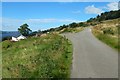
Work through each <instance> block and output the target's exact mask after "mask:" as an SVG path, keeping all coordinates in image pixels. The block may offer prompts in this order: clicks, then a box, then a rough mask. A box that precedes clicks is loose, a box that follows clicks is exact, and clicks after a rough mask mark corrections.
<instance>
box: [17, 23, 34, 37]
mask: <svg viewBox="0 0 120 80" xmlns="http://www.w3.org/2000/svg"><path fill="white" fill-rule="evenodd" d="M28 27H29V25H27V24H23V25H21V26H20V28H18V31H19V32H20V33H21V34H22V35H24V36H28V35H29V33H30V32H31V31H32V30H31V29H29V28H28Z"/></svg>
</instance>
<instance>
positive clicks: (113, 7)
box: [107, 2, 118, 11]
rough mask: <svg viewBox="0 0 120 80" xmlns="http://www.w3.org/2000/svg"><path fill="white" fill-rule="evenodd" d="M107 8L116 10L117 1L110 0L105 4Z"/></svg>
mask: <svg viewBox="0 0 120 80" xmlns="http://www.w3.org/2000/svg"><path fill="white" fill-rule="evenodd" d="M107 9H108V10H109V11H111V10H112V11H115V10H118V2H111V3H109V4H107Z"/></svg>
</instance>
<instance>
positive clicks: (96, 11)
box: [85, 5, 104, 14]
mask: <svg viewBox="0 0 120 80" xmlns="http://www.w3.org/2000/svg"><path fill="white" fill-rule="evenodd" d="M85 12H86V13H87V14H101V13H102V12H104V11H103V10H102V9H100V8H96V7H95V6H94V5H91V6H87V7H86V8H85Z"/></svg>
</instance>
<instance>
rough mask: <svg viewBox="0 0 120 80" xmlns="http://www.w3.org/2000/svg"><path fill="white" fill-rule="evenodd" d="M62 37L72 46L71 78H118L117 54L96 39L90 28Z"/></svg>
mask: <svg viewBox="0 0 120 80" xmlns="http://www.w3.org/2000/svg"><path fill="white" fill-rule="evenodd" d="M63 35H65V36H66V37H67V38H68V39H69V40H71V41H72V44H73V61H72V70H71V78H118V52H117V51H115V50H114V49H112V48H110V47H109V46H107V45H106V44H104V43H102V42H101V41H99V40H98V39H96V38H95V37H94V35H93V34H92V32H91V29H90V28H86V29H85V30H84V31H82V32H79V33H66V34H63Z"/></svg>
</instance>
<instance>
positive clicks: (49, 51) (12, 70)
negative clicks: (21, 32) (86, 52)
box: [0, 34, 72, 78]
mask: <svg viewBox="0 0 120 80" xmlns="http://www.w3.org/2000/svg"><path fill="white" fill-rule="evenodd" d="M0 44H2V61H3V64H2V77H3V78H69V77H70V68H71V67H70V66H71V62H72V45H71V42H70V41H68V40H67V39H66V38H64V37H61V36H59V35H58V34H47V35H44V36H41V37H36V38H35V37H32V38H28V39H26V40H22V41H19V42H10V41H8V40H6V41H3V42H2V43H0Z"/></svg>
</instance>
